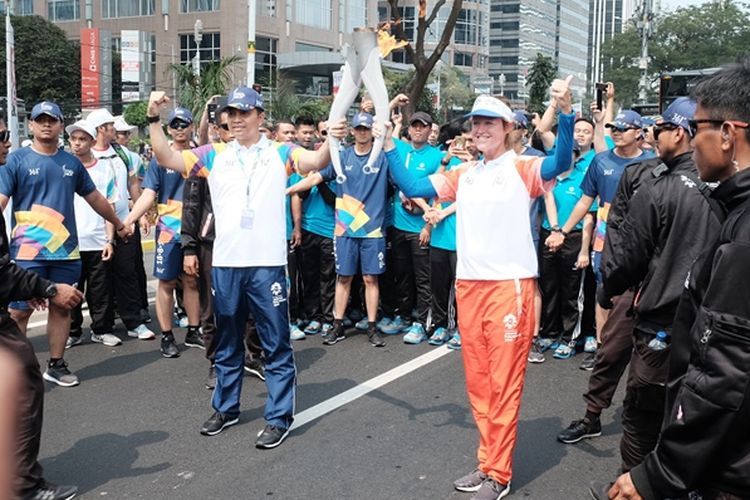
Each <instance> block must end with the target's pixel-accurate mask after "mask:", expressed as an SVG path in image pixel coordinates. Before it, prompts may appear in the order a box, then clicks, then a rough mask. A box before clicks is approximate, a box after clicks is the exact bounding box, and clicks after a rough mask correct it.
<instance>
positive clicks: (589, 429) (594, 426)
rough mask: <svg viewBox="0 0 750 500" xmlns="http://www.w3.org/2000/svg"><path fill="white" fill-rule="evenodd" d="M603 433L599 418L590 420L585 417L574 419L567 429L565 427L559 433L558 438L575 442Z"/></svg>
mask: <svg viewBox="0 0 750 500" xmlns="http://www.w3.org/2000/svg"><path fill="white" fill-rule="evenodd" d="M601 435H602V424H601V421H600V420H599V419H598V418H597V419H594V420H589V419H588V418H587V417H584V418H582V419H580V420H573V421H572V422H571V423H570V425H569V426H568V428H567V429H563V430H562V431H561V432H560V434H558V435H557V440H558V441H560V442H561V443H565V444H573V443H577V442H578V441H581V440H582V439H590V438H594V437H599V436H601Z"/></svg>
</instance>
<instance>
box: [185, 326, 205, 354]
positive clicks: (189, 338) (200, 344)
mask: <svg viewBox="0 0 750 500" xmlns="http://www.w3.org/2000/svg"><path fill="white" fill-rule="evenodd" d="M185 345H186V346H188V347H197V348H198V349H203V350H204V351H205V350H206V342H205V341H204V340H203V334H202V333H201V332H200V331H198V330H188V332H187V333H186V334H185Z"/></svg>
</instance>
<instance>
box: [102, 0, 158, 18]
mask: <svg viewBox="0 0 750 500" xmlns="http://www.w3.org/2000/svg"><path fill="white" fill-rule="evenodd" d="M154 3H155V0H102V18H103V19H110V18H114V17H137V16H151V15H153V14H154V8H155V7H154Z"/></svg>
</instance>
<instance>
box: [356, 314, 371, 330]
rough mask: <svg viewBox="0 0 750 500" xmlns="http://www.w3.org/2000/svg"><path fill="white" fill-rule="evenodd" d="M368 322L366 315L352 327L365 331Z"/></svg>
mask: <svg viewBox="0 0 750 500" xmlns="http://www.w3.org/2000/svg"><path fill="white" fill-rule="evenodd" d="M367 327H368V322H367V316H365V317H364V318H362V319H360V320H359V321H357V323H356V324H355V325H354V328H356V329H357V330H362V331H367Z"/></svg>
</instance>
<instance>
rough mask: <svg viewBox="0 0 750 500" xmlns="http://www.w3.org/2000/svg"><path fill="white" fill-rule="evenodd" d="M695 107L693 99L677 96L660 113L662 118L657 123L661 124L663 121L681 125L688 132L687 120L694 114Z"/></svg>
mask: <svg viewBox="0 0 750 500" xmlns="http://www.w3.org/2000/svg"><path fill="white" fill-rule="evenodd" d="M695 107H696V103H695V101H694V100H692V99H690V98H689V97H678V98H677V99H675V100H674V101H673V102H672V104H670V105H669V107H668V108H667V109H666V111H664V114H662V120H661V121H660V122H659V125H662V124H664V123H671V124H673V125H677V126H679V127H682V128H684V129H685V130H687V131H688V132H689V131H690V125H688V120H692V119H693V115H694V114H695Z"/></svg>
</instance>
